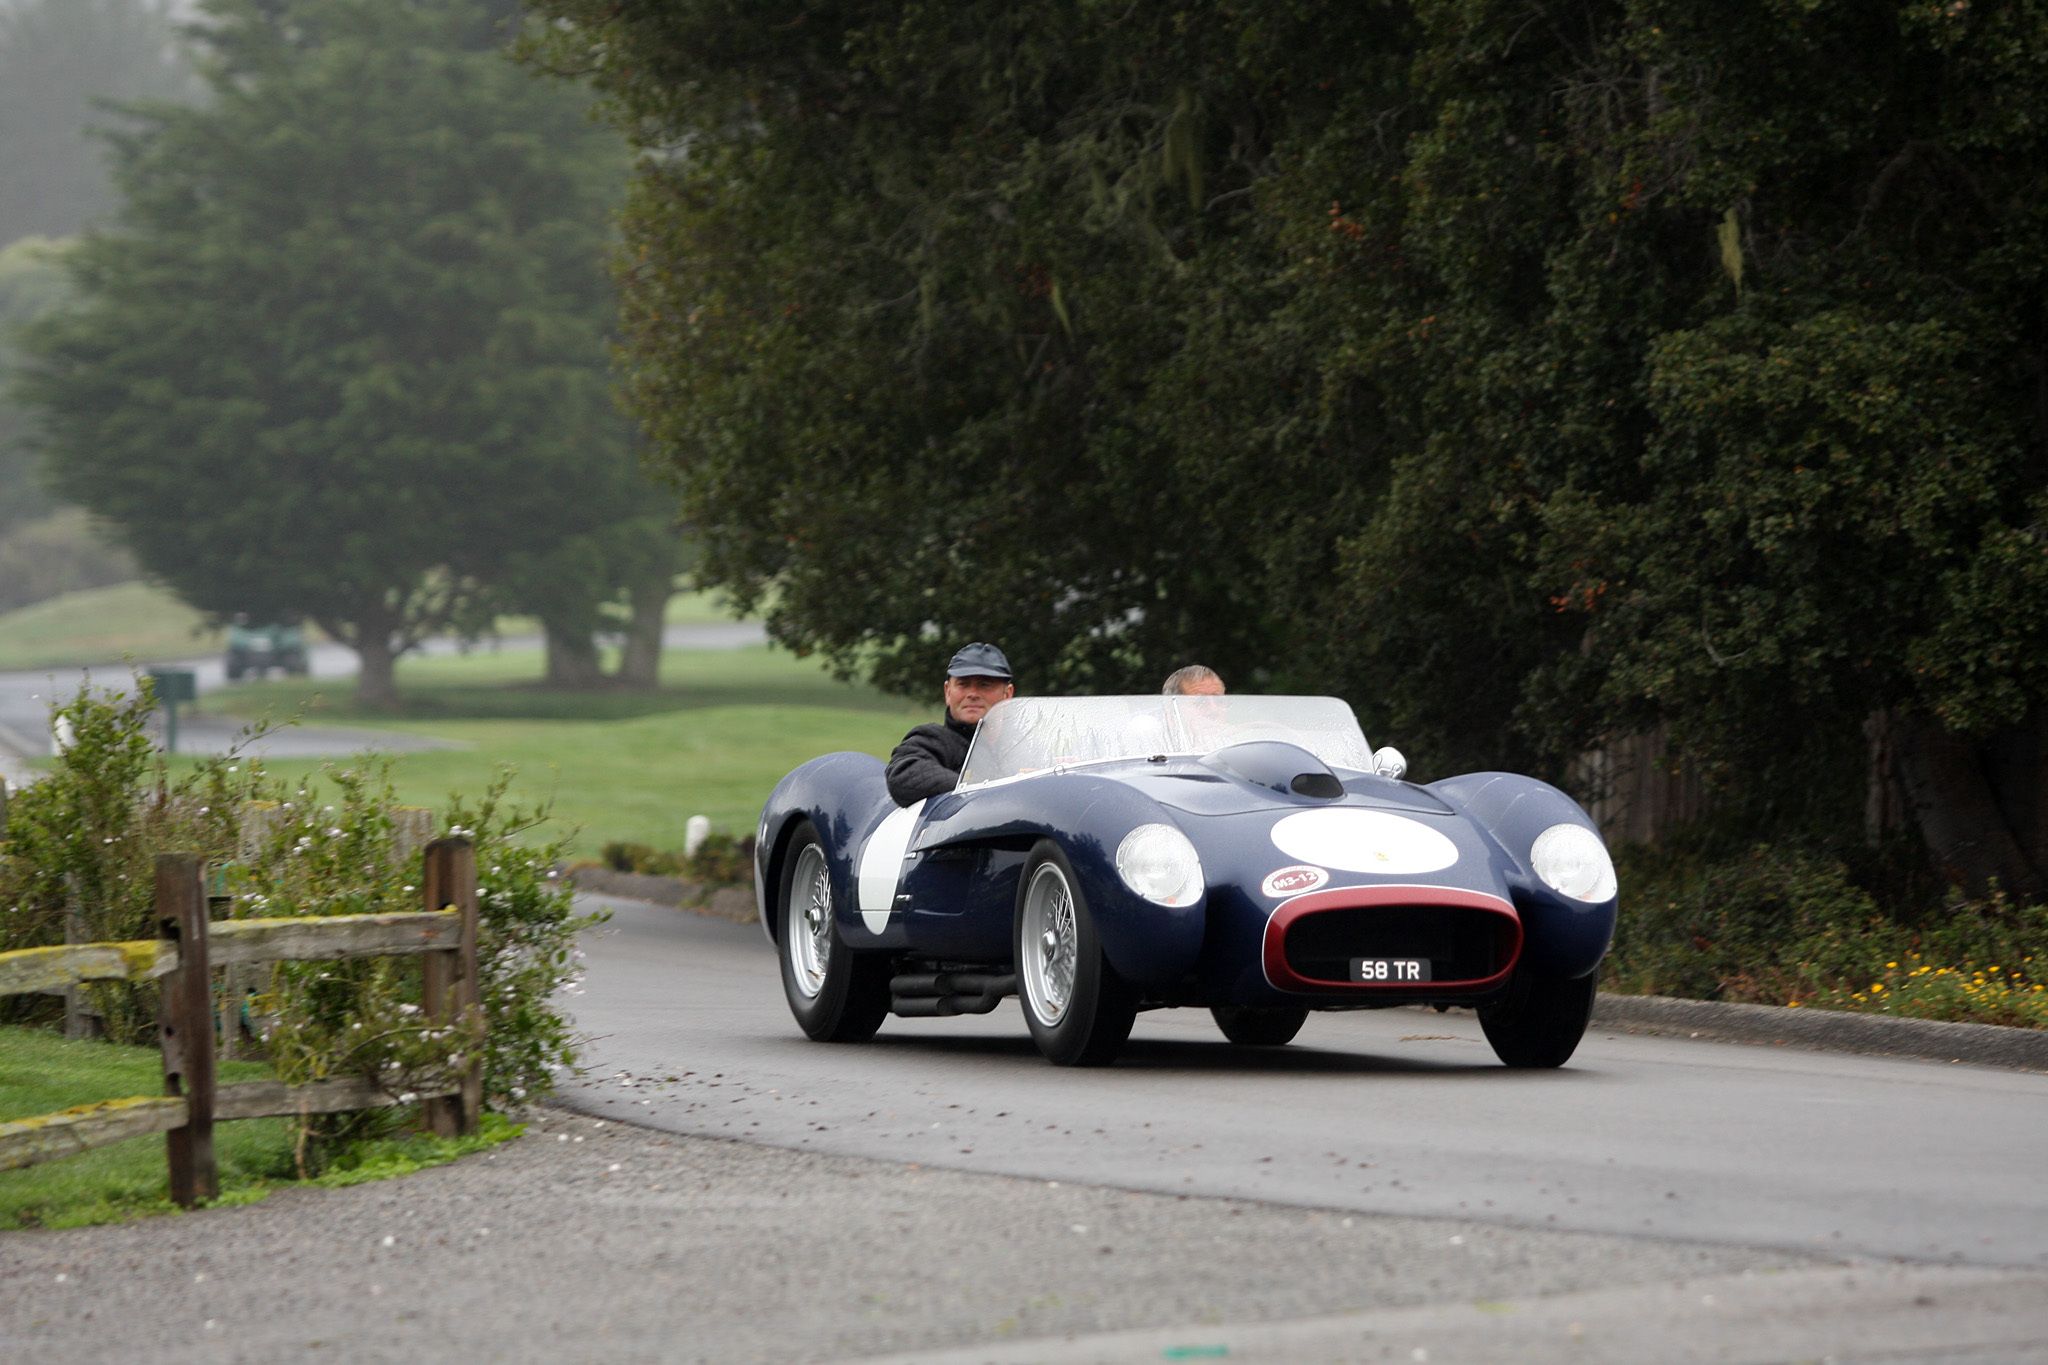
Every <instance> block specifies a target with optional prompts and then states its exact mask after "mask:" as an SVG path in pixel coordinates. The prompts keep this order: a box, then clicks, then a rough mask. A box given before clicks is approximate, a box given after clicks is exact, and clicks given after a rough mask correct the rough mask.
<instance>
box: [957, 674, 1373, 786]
mask: <svg viewBox="0 0 2048 1365" xmlns="http://www.w3.org/2000/svg"><path fill="white" fill-rule="evenodd" d="M1254 739H1278V740H1285V741H1286V742H1287V743H1289V744H1298V745H1300V746H1301V747H1302V748H1304V749H1306V750H1308V751H1309V752H1310V753H1312V754H1314V755H1315V756H1316V757H1317V758H1320V759H1321V760H1322V761H1323V762H1324V763H1326V764H1328V765H1329V766H1330V767H1332V768H1353V769H1356V770H1359V771H1361V772H1371V771H1372V748H1371V746H1369V745H1368V744H1367V743H1366V742H1365V735H1364V733H1363V732H1362V731H1361V730H1360V729H1359V728H1358V717H1356V716H1354V715H1352V714H1351V708H1350V706H1348V705H1346V704H1345V703H1344V702H1342V701H1339V700H1338V699H1337V698H1335V697H1266V696H1252V695H1245V696H1225V697H1163V696H1162V697H1154V696H1140V697H1013V698H1011V699H1010V700H1009V701H1006V702H1000V703H998V704H997V705H996V706H995V707H994V708H993V709H991V710H990V711H989V713H988V715H987V716H986V717H984V718H983V719H982V722H981V728H980V729H979V730H978V731H977V732H976V733H975V736H974V744H973V747H971V748H970V749H969V750H968V751H967V763H966V766H965V767H963V768H962V769H961V770H960V785H961V786H963V787H972V786H979V785H981V784H982V783H984V782H999V781H1002V780H1003V779H1004V778H1010V777H1022V776H1024V775H1025V774H1026V773H1034V772H1046V771H1050V770H1051V769H1054V768H1070V767H1074V766H1076V765H1077V764H1083V763H1107V762H1112V761H1114V760H1117V759H1128V758H1151V757H1154V756H1155V755H1201V754H1206V753H1213V752H1214V751H1215V750H1217V749H1222V748H1225V747H1227V746H1229V745H1232V744H1242V743H1245V742H1246V741H1248V740H1254Z"/></svg>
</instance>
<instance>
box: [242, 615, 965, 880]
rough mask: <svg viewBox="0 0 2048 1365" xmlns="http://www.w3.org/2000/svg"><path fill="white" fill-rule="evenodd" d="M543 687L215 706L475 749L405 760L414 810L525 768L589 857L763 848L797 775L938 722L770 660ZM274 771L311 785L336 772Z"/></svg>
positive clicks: (431, 675)
mask: <svg viewBox="0 0 2048 1365" xmlns="http://www.w3.org/2000/svg"><path fill="white" fill-rule="evenodd" d="M540 671H541V658H540V655H539V653H538V652H537V651H517V652H514V651H502V652H496V653H493V652H490V651H487V650H486V651H480V652H477V653H473V654H470V655H467V656H460V657H453V658H438V659H415V660H408V661H406V662H404V663H402V664H401V665H400V672H399V686H400V690H401V693H402V694H403V696H404V707H403V709H402V710H400V711H399V712H397V713H392V712H383V711H364V710H362V709H360V708H358V707H356V706H355V704H354V702H353V699H352V694H351V692H350V691H349V690H348V686H347V684H342V685H341V686H340V687H336V686H334V685H332V684H311V683H307V682H305V681H303V680H296V679H294V680H288V681H272V682H266V683H255V684H251V685H249V686H246V687H241V688H236V689H233V690H231V691H227V692H218V693H213V694H211V695H209V696H208V698H207V701H206V705H207V708H208V709H209V710H213V711H228V712H230V713H231V714H236V715H241V716H246V717H252V718H253V717H256V716H261V715H265V714H269V715H275V716H284V715H290V714H292V713H293V711H294V710H295V709H298V708H301V707H303V708H304V710H303V714H304V716H305V718H306V720H307V722H308V723H310V724H322V723H328V724H347V725H366V726H375V727H377V728H381V729H389V730H400V731H406V732H411V733H417V734H426V735H432V736H434V737H436V738H440V739H447V740H453V741H456V742H458V743H461V744H464V745H466V746H468V747H466V748H463V749H459V750H433V751H428V752H423V753H412V754H405V755H402V756H400V757H398V758H397V759H396V760H395V766H394V769H393V775H394V780H395V783H396V786H397V788H398V793H399V797H400V799H401V800H403V801H404V802H406V803H407V804H415V805H425V806H442V805H445V803H446V800H447V797H448V794H449V793H450V792H451V791H459V792H463V793H466V794H468V793H475V792H477V791H480V790H481V789H482V788H483V786H484V785H485V784H486V783H488V782H489V781H490V780H491V778H492V777H493V775H494V774H495V773H496V771H497V768H498V765H500V764H504V763H510V764H513V765H515V766H516V767H517V768H518V769H519V777H518V780H517V782H516V784H515V786H514V789H513V790H514V792H515V794H517V795H518V796H520V797H521V798H522V799H523V800H525V801H528V802H537V801H542V800H547V801H552V802H553V804H554V810H555V814H556V817H557V818H558V819H559V820H560V821H562V822H563V823H564V824H565V825H567V826H575V827H579V828H580V830H581V833H580V834H579V836H578V839H577V845H576V848H577V852H578V854H579V855H582V856H594V855H595V853H596V852H597V850H598V849H599V848H601V847H602V846H603V845H604V844H605V843H607V842H609V841H611V840H614V839H623V840H629V841H631V842H634V843H644V844H651V845H653V846H654V847H656V848H680V847H681V846H682V842H683V825H684V822H686V821H687V820H688V819H689V818H690V817H691V816H692V815H699V814H701V815H706V816H709V817H710V818H711V821H712V824H713V825H714V826H723V827H725V828H727V829H729V830H730V831H732V832H733V833H734V834H745V833H748V832H750V831H751V830H752V829H753V827H754V822H755V821H756V820H757V819H758V818H759V816H760V813H761V803H762V802H763V801H765V800H766V799H767V796H768V793H769V791H770V790H772V789H773V787H774V786H775V784H776V783H777V782H778V781H780V780H781V778H782V776H783V774H785V773H787V772H788V771H789V770H790V769H791V768H794V767H796V766H797V765H798V764H799V763H802V762H804V761H805V760H806V759H811V758H815V757H817V756H818V755H819V754H824V753H831V752H833V751H835V750H840V749H852V750H857V751H860V752H864V753H871V754H875V755H877V756H882V755H886V754H887V753H888V752H889V750H890V749H891V748H893V747H894V746H895V744H896V742H897V741H898V740H900V739H901V738H902V737H903V732H904V731H905V730H906V729H907V728H909V727H910V726H911V725H913V724H916V723H918V722H920V721H922V720H926V719H929V718H931V717H932V716H933V715H936V714H937V709H936V707H926V708H920V707H912V706H910V705H909V704H908V703H906V702H904V701H903V700H902V699H900V698H894V697H888V696H884V695H883V694H881V693H879V692H876V691H875V690H874V689H872V688H867V687H857V686H849V685H848V684H845V683H840V682H835V681H834V680H833V679H832V678H831V677H829V676H828V675H827V674H826V673H825V672H824V671H823V670H822V669H821V668H820V667H819V666H818V664H817V663H816V662H815V661H811V660H803V659H798V658H795V657H794V656H792V655H790V654H788V653H786V652H785V651H782V650H777V649H770V648H766V647H760V648H753V649H740V650H691V651H670V652H669V654H668V656H667V658H666V660H665V662H664V666H663V671H662V683H663V686H662V690H661V691H659V692H656V693H647V694H636V693H628V692H594V693H586V692H558V691H550V690H547V689H545V688H542V687H539V686H538V685H537V684H536V683H535V681H534V680H535V679H536V677H537V676H538V675H539V673H540ZM269 766H270V768H271V770H272V771H274V772H276V773H279V774H280V775H285V776H291V777H297V776H300V775H302V774H307V773H313V772H317V770H318V769H319V768H320V766H321V763H320V762H319V761H313V760H290V761H287V760H274V761H272V762H271V763H270V764H269Z"/></svg>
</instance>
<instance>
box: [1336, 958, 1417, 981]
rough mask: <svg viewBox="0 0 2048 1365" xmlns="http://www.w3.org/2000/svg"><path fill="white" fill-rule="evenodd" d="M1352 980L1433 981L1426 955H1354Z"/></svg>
mask: <svg viewBox="0 0 2048 1365" xmlns="http://www.w3.org/2000/svg"><path fill="white" fill-rule="evenodd" d="M1351 979H1352V980H1353V981H1371V982H1380V981H1433V980H1435V978H1434V977H1432V976H1431V975H1430V974H1429V959H1428V958H1426V957H1354V958H1352V959H1351Z"/></svg>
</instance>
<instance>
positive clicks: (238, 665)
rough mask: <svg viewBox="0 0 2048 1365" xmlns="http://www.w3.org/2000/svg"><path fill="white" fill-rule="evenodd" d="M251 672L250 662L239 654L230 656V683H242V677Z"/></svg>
mask: <svg viewBox="0 0 2048 1365" xmlns="http://www.w3.org/2000/svg"><path fill="white" fill-rule="evenodd" d="M248 671H249V664H248V661H247V660H245V659H244V658H243V657H242V656H241V655H239V654H230V655H228V681H229V682H240V681H241V680H242V675H243V674H244V673H246V672H248Z"/></svg>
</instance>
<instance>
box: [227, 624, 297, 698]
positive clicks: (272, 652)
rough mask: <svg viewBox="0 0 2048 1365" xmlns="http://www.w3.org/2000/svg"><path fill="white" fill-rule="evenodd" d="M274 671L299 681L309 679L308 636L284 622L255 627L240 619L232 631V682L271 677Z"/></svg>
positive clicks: (230, 652)
mask: <svg viewBox="0 0 2048 1365" xmlns="http://www.w3.org/2000/svg"><path fill="white" fill-rule="evenodd" d="M273 668H275V669H278V670H280V671H282V672H284V673H286V674H288V675H290V676H292V677H295V678H303V677H305V676H306V673H307V671H308V669H307V664H306V633H305V632H304V631H303V630H301V629H300V628H299V627H298V626H295V625H286V624H284V623H283V622H278V623H276V624H273V625H267V626H252V625H250V624H249V623H248V620H247V619H246V618H244V617H240V616H238V617H236V618H235V620H234V623H233V624H232V625H230V626H229V627H228V681H229V682H240V681H241V680H242V679H243V677H244V676H246V675H248V674H251V673H253V674H255V675H256V676H257V677H259V678H262V677H268V676H269V674H270V670H271V669H273Z"/></svg>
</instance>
